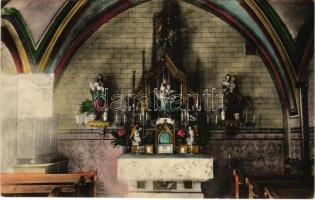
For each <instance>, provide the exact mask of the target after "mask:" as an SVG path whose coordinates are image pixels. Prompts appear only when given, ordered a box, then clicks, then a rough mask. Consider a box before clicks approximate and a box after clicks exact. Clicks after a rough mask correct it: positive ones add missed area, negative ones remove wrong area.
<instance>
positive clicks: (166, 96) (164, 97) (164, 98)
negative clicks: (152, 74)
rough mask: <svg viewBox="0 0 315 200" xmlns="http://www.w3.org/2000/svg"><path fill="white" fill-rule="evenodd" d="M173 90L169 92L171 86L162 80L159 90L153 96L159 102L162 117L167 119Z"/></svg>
mask: <svg viewBox="0 0 315 200" xmlns="http://www.w3.org/2000/svg"><path fill="white" fill-rule="evenodd" d="M173 93H174V90H171V85H170V84H169V83H168V81H166V80H165V79H163V82H162V83H161V86H160V90H158V91H156V93H155V95H156V97H157V98H158V99H159V101H160V103H161V104H160V105H161V111H162V115H163V116H164V117H167V116H168V115H169V114H170V112H171V103H172V101H173V100H174V99H173Z"/></svg>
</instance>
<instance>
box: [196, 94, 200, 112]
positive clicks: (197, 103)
mask: <svg viewBox="0 0 315 200" xmlns="http://www.w3.org/2000/svg"><path fill="white" fill-rule="evenodd" d="M198 105H199V95H198V96H197V102H196V109H197V110H198Z"/></svg>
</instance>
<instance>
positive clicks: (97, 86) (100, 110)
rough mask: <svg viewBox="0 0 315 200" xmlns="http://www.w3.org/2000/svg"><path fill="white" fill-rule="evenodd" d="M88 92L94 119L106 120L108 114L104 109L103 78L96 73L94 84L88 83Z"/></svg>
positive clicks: (105, 104)
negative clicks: (94, 115)
mask: <svg viewBox="0 0 315 200" xmlns="http://www.w3.org/2000/svg"><path fill="white" fill-rule="evenodd" d="M90 92H91V94H92V102H93V107H94V109H95V114H96V120H101V119H102V120H103V121H107V118H108V114H107V110H106V106H107V103H106V93H105V87H104V78H103V76H102V75H100V74H99V75H98V76H97V79H96V81H95V83H94V84H92V83H90Z"/></svg>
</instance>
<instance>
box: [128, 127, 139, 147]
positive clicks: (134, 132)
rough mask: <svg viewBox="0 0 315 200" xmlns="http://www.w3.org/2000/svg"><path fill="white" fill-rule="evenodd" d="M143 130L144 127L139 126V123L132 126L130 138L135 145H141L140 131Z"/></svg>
mask: <svg viewBox="0 0 315 200" xmlns="http://www.w3.org/2000/svg"><path fill="white" fill-rule="evenodd" d="M141 130H142V128H141V127H139V124H138V123H136V124H135V125H134V126H133V127H132V128H131V135H130V139H131V140H132V145H134V146H139V145H140V143H141V137H140V131H141Z"/></svg>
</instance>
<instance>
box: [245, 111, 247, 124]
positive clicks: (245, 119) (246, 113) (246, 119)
mask: <svg viewBox="0 0 315 200" xmlns="http://www.w3.org/2000/svg"><path fill="white" fill-rule="evenodd" d="M245 122H246V123H247V113H246V114H245Z"/></svg>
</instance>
